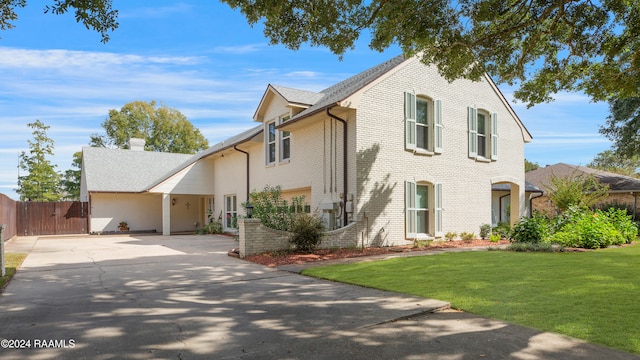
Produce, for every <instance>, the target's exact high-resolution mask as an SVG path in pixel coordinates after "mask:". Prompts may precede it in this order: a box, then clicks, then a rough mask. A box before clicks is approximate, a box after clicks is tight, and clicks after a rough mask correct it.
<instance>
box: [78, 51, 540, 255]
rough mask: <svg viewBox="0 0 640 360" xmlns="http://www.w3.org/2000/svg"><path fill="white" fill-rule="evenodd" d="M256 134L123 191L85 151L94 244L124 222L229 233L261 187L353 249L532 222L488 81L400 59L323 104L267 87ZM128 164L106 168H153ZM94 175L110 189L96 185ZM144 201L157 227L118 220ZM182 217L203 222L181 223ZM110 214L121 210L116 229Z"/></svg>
mask: <svg viewBox="0 0 640 360" xmlns="http://www.w3.org/2000/svg"><path fill="white" fill-rule="evenodd" d="M254 120H255V121H257V122H259V123H261V124H260V125H258V126H257V127H255V128H253V129H250V130H248V131H246V132H244V133H242V134H239V135H238V136H235V137H233V138H231V139H229V140H227V141H225V142H223V143H219V144H216V145H215V146H213V147H211V148H210V149H208V150H206V151H203V152H201V153H198V154H196V155H193V156H186V158H185V157H183V158H180V159H176V160H175V162H179V163H177V164H175V165H173V166H174V167H173V169H172V170H170V171H167V172H164V173H162V175H153V176H150V177H149V178H145V179H142V180H140V181H137V182H135V183H136V184H137V186H136V187H134V186H131V185H129V186H128V188H127V189H125V188H120V189H118V183H119V182H121V181H122V180H121V179H118V178H117V177H112V178H111V177H110V175H109V174H108V171H104V167H105V166H104V156H105V155H104V154H101V157H102V158H101V157H100V156H98V155H97V153H98V152H100V151H103V150H104V149H91V148H85V149H84V166H83V183H82V185H83V186H82V196H83V197H84V198H85V200H90V201H91V211H92V214H91V215H90V217H91V221H90V224H91V225H90V226H91V231H94V232H100V231H110V230H114V226H115V225H114V224H116V223H117V222H119V221H121V220H122V219H121V218H122V217H127V216H129V217H131V219H132V221H129V225H130V226H131V227H132V229H135V222H136V221H142V222H144V223H145V224H151V223H153V224H155V225H153V226H154V229H155V230H157V231H162V232H163V233H165V234H169V233H171V232H175V231H183V230H192V228H193V227H199V226H201V225H202V224H203V223H204V221H205V214H206V212H207V210H209V209H210V210H211V211H213V214H214V215H215V216H216V217H217V215H218V214H223V218H224V219H225V221H224V224H223V225H224V227H225V228H230V227H231V226H232V225H233V223H232V221H231V219H232V218H233V217H234V216H235V215H242V214H243V210H242V208H241V206H240V204H241V203H242V202H244V201H246V200H247V195H248V192H249V191H251V190H256V189H257V190H261V189H262V188H264V186H265V185H272V186H275V185H279V186H281V188H282V189H283V195H284V196H285V198H290V197H292V196H295V195H305V198H306V199H307V202H308V204H309V205H310V207H311V209H312V210H313V211H317V212H319V213H321V214H323V216H324V217H325V219H326V220H327V223H330V224H331V227H341V226H344V225H346V224H352V223H355V226H356V227H357V231H356V233H357V236H356V237H357V238H356V239H353V241H354V244H355V243H357V244H365V245H390V244H402V243H405V242H406V241H407V240H413V239H415V238H427V237H434V236H435V237H438V236H442V234H443V233H445V232H448V231H454V232H458V233H459V232H462V231H467V232H475V233H478V231H479V228H480V225H482V224H495V223H496V222H497V221H500V220H505V219H509V220H510V221H511V222H513V221H516V220H517V219H518V218H519V217H520V216H523V215H525V214H526V213H527V206H528V203H529V197H530V195H529V193H528V192H525V180H524V144H525V143H526V142H529V141H531V135H530V134H529V132H528V131H527V129H526V128H525V127H524V125H523V124H522V122H521V121H520V119H519V118H518V117H517V115H516V114H515V113H514V111H513V110H512V108H511V107H510V106H509V104H508V103H507V101H506V100H505V99H504V97H503V96H502V94H501V93H500V91H499V90H498V89H497V87H496V86H495V84H494V83H493V82H492V81H491V79H490V78H489V77H488V76H487V77H485V78H484V79H483V80H482V81H479V82H471V81H467V80H456V81H454V82H452V83H449V82H447V81H446V80H445V79H444V78H442V77H441V76H440V75H439V74H438V73H437V70H436V69H435V67H428V66H425V65H424V64H422V63H421V62H420V61H418V60H417V59H416V58H410V59H405V58H403V57H402V56H398V57H396V58H394V59H391V60H389V61H387V62H385V63H383V64H380V65H378V66H376V67H373V68H371V69H368V70H366V71H364V72H362V73H360V74H358V75H355V76H353V77H351V78H349V79H347V80H345V81H343V82H340V83H338V84H336V85H334V86H332V87H330V88H328V89H325V90H323V91H322V92H320V93H314V92H308V91H304V90H298V89H291V88H286V87H281V86H276V85H269V86H268V87H267V89H266V91H265V93H264V95H263V97H262V99H261V100H260V103H259V105H258V108H257V110H256V112H255V115H254ZM133 153H135V152H133V151H124V150H114V152H113V153H112V154H113V156H112V157H113V159H112V160H110V161H118V162H119V163H124V164H128V165H126V166H130V167H131V169H138V171H135V173H140V172H141V171H140V169H141V167H142V169H143V170H144V169H146V168H147V167H152V166H153V164H151V163H144V164H143V163H139V162H136V161H139V160H136V159H135V158H137V157H139V154H133ZM132 154H133V156H130V155H132ZM135 155H137V156H135ZM159 156H162V155H159ZM109 157H110V158H111V155H110V156H109ZM129 157H130V159H129ZM174 158H175V156H174ZM101 169H102V170H101ZM125 172H126V171H125ZM160 172H161V171H149V173H154V174H157V173H160ZM95 173H101V174H102V175H103V177H107V179H104V178H102V179H101V181H100V182H97V181H95V180H92V178H93V179H95V176H92V175H95ZM121 176H122V175H121ZM107 184H108V185H109V186H106V185H107ZM498 185H500V191H492V187H493V188H494V190H495V189H497V186H498ZM114 189H116V190H114ZM115 193H118V194H119V195H115ZM134 194H135V195H134ZM136 196H137V197H142V198H144V197H150V198H155V199H156V200H155V203H156V204H157V205H155V206H156V209H154V210H153V214H154V215H152V216H154V219H155V220H153V221H150V220H143V219H138V217H140V216H142V215H141V214H139V213H136V214H133V213H132V214H126V213H124V214H123V213H122V211H125V210H124V209H126V208H128V207H130V206H129V205H127V204H128V202H131V201H134V202H135V201H138V200H135V199H134V200H129V199H133V198H135V197H136ZM106 198H109V199H108V201H107V200H106ZM152 202H153V201H152ZM187 203H189V204H191V206H194V208H195V207H197V210H193V211H192V210H191V209H190V207H188V208H189V210H190V211H192V213H189V215H185V214H184V212H185V211H187V209H184V206H182V205H181V204H185V205H186V204H187ZM148 206H151V205H148ZM107 208H109V209H114V208H118V209H121V210H119V212H120V213H119V214H118V215H120V217H119V218H116V217H115V215H111V217H109V214H108V213H109V211H113V210H109V211H105V210H104V209H107ZM96 214H100V215H99V217H96V216H95V215H96ZM158 214H160V215H158ZM227 218H228V219H229V221H226V219H227ZM133 219H135V221H134V220H133ZM179 219H180V220H179ZM185 219H190V220H192V221H187V220H185ZM178 223H179V224H181V225H180V226H177V225H176V224H178ZM184 224H193V226H192V228H191V229H188V227H189V226H185V225H184ZM146 226H148V227H149V226H151V225H146ZM140 230H143V229H142V228H141V229H140Z"/></svg>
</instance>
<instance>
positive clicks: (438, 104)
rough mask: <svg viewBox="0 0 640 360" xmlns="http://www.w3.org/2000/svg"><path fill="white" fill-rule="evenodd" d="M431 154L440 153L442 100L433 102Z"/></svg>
mask: <svg viewBox="0 0 640 360" xmlns="http://www.w3.org/2000/svg"><path fill="white" fill-rule="evenodd" d="M433 108H434V113H433V124H434V126H433V127H434V131H433V137H434V138H433V144H434V146H433V152H435V153H438V154H440V153H442V100H435V101H434V102H433Z"/></svg>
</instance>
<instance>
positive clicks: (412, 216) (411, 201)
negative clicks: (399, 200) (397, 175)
mask: <svg viewBox="0 0 640 360" xmlns="http://www.w3.org/2000/svg"><path fill="white" fill-rule="evenodd" d="M404 188H405V190H404V206H405V213H404V214H405V215H404V216H405V219H404V221H405V237H406V238H407V239H415V237H416V224H417V222H418V212H417V211H416V183H414V182H411V181H406V182H405V183H404Z"/></svg>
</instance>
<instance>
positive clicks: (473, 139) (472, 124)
mask: <svg viewBox="0 0 640 360" xmlns="http://www.w3.org/2000/svg"><path fill="white" fill-rule="evenodd" d="M467 121H468V123H469V157H471V158H476V157H477V156H478V109H476V108H474V107H468V108H467Z"/></svg>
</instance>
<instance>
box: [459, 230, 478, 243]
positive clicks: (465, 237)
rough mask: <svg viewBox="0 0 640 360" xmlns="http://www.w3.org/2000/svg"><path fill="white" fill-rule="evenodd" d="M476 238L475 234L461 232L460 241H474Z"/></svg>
mask: <svg viewBox="0 0 640 360" xmlns="http://www.w3.org/2000/svg"><path fill="white" fill-rule="evenodd" d="M475 238H476V234H475V233H473V232H466V231H465V232H461V233H460V239H462V240H464V241H471V240H473V239H475Z"/></svg>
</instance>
